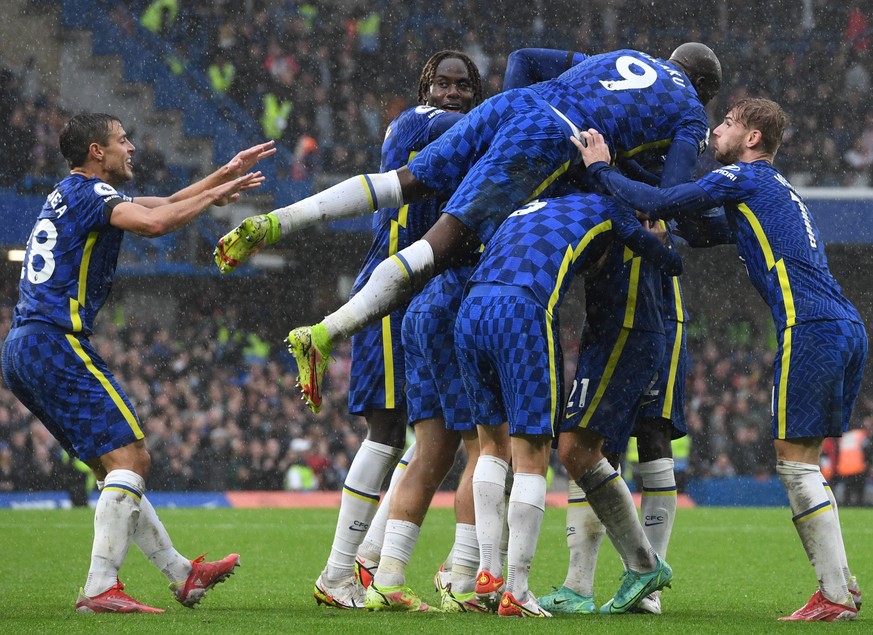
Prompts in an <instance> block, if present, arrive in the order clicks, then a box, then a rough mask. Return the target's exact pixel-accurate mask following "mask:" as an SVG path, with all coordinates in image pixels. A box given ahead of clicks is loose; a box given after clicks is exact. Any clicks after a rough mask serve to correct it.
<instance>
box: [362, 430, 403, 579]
mask: <svg viewBox="0 0 873 635" xmlns="http://www.w3.org/2000/svg"><path fill="white" fill-rule="evenodd" d="M414 453H415V444H414V443H413V444H412V445H410V446H409V448H408V449H407V450H406V452H405V453H404V455H403V456H402V457H401V459H400V461H399V462H398V463H397V467H395V468H394V472H393V473H392V474H391V483H390V484H389V485H388V491H387V492H385V495H384V496H383V497H382V501H381V502H380V503H379V509H378V510H377V511H376V515H375V516H374V517H373V522H371V523H370V528H369V529H368V530H367V537H366V538H364V542H363V543H361V546H360V548H359V549H358V557H359V558H362V559H363V560H364V564H365V565H366V566H367V568H370V567H372V566H374V565H378V564H379V554H381V553H382V543H383V542H385V525H386V524H387V523H388V514H389V512H390V510H391V494H392V493H393V492H394V488H395V487H397V483H398V482H399V481H400V477H401V476H403V474H405V473H406V466H407V465H409V462H410V461H411V460H412V455H413V454H414Z"/></svg>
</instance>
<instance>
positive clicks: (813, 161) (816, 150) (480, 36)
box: [0, 0, 873, 491]
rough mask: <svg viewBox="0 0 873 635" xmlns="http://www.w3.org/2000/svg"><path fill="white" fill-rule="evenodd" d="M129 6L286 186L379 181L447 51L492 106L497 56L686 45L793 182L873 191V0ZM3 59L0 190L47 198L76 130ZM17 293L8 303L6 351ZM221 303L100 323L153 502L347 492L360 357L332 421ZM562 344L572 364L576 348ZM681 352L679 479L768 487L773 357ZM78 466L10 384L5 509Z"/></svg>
mask: <svg viewBox="0 0 873 635" xmlns="http://www.w3.org/2000/svg"><path fill="white" fill-rule="evenodd" d="M126 4H127V7H128V8H129V10H130V13H129V14H124V15H126V16H127V17H128V18H135V19H137V20H139V21H140V23H141V24H142V25H143V27H145V28H148V29H149V30H151V31H153V32H154V33H155V34H156V35H157V36H158V37H160V38H161V39H163V40H164V41H165V42H166V43H167V44H168V45H169V46H171V47H172V48H173V50H174V51H176V53H177V57H176V60H175V61H176V62H177V63H181V64H182V65H183V66H185V65H188V66H190V67H191V68H196V69H198V70H199V71H200V72H202V73H204V74H205V75H206V76H207V77H208V78H209V80H210V82H211V83H212V84H213V87H214V89H215V90H216V91H217V92H222V93H224V94H226V95H227V96H228V97H230V98H231V99H234V100H235V101H237V102H238V104H239V105H240V106H241V107H243V108H245V109H246V110H247V111H248V112H250V113H251V115H252V117H253V118H254V119H255V120H257V121H258V122H259V123H260V124H261V127H262V129H263V131H264V135H265V136H268V137H273V138H277V139H280V140H281V141H282V142H284V143H287V144H288V146H289V147H291V148H293V149H294V158H293V162H292V164H291V165H289V166H287V167H286V169H285V172H284V173H283V177H284V178H288V179H294V180H301V181H302V180H308V179H313V178H316V177H317V176H318V175H324V174H336V173H347V174H352V173H359V172H366V171H372V170H374V169H376V166H377V165H378V156H379V145H380V143H381V139H382V135H383V134H384V128H385V125H386V123H387V122H388V121H390V119H392V118H393V117H394V116H395V115H396V114H397V113H399V112H400V111H401V110H403V109H404V108H406V107H408V106H410V105H412V104H413V103H414V101H415V93H416V85H417V81H418V75H419V73H420V70H421V68H422V65H423V64H424V62H425V60H426V59H427V58H428V57H429V55H430V54H431V53H433V52H434V51H436V50H439V49H443V48H456V49H460V50H463V51H466V52H467V53H469V54H470V55H471V56H472V57H473V58H474V60H475V61H476V62H477V64H478V65H479V68H480V70H481V72H482V75H483V81H484V85H485V87H486V94H487V95H490V94H494V93H496V92H498V91H499V89H500V84H501V81H502V75H503V69H504V66H505V60H506V55H507V54H508V52H510V51H511V50H512V49H514V48H519V47H521V46H543V47H549V48H561V49H575V50H580V51H586V52H596V51H600V50H611V49H615V48H624V47H631V48H638V49H642V50H646V51H649V52H652V53H655V54H658V55H661V56H664V57H666V56H667V55H668V54H669V53H670V51H671V50H672V49H673V48H674V47H675V46H676V45H677V44H679V43H681V42H683V41H687V40H699V41H703V42H706V43H708V44H710V45H711V46H712V48H713V49H714V50H715V51H716V52H717V53H718V54H719V57H720V58H721V60H722V63H723V65H724V69H725V85H724V87H723V90H722V93H721V94H720V95H719V97H718V98H717V99H715V100H713V102H711V104H710V106H709V108H710V112H711V116H712V120H713V122H718V121H720V117H721V115H722V114H723V112H724V110H725V109H726V106H727V105H728V104H730V103H731V102H733V101H734V100H735V99H737V98H739V97H741V96H744V95H746V94H753V95H761V96H767V97H771V98H773V99H776V100H777V101H779V102H781V104H782V105H783V107H784V108H785V109H786V110H787V111H788V113H789V114H790V115H791V116H792V124H791V126H790V127H789V129H788V131H787V135H786V136H787V138H786V139H785V142H784V144H783V147H782V150H780V153H779V156H778V157H777V163H778V164H779V166H780V168H781V169H782V171H783V172H785V173H786V174H787V175H788V176H789V178H790V179H791V180H792V181H793V182H794V183H795V184H796V185H799V186H800V185H803V186H868V185H870V184H871V176H873V106H871V105H870V104H871V103H873V100H871V90H873V86H871V73H873V48H871V45H873V42H871V38H873V35H871V26H873V2H870V1H852V2H846V3H834V2H825V1H822V0H804V1H802V2H795V3H787V4H786V6H784V7H780V8H779V9H778V10H774V9H773V8H772V5H769V4H768V3H761V2H756V1H753V0H737V1H735V2H732V3H724V2H716V1H714V0H698V1H697V2H694V3H691V2H674V3H669V5H665V4H664V3H652V2H650V1H648V0H647V1H642V0H609V1H606V0H591V1H589V2H586V3H582V4H581V6H580V3H578V2H572V3H571V2H569V0H549V1H548V2H546V1H545V0H529V1H527V2H519V1H517V0H488V1H486V0H464V1H463V2H462V1H461V0H437V2H434V1H433V0H430V1H427V2H425V1H424V0H409V1H407V2H404V3H397V2H388V1H387V0H375V1H370V2H366V3H364V2H354V1H352V0H348V1H346V2H342V1H339V2H338V4H339V5H340V6H342V7H344V8H343V9H342V10H339V9H337V8H335V7H334V6H333V3H323V2H306V1H305V0H297V1H294V0H281V1H280V0H272V1H271V0H248V1H246V2H232V1H230V0H223V1H218V0H209V1H207V0H155V1H154V2H153V1H151V0H134V1H132V2H128V3H126ZM119 6H120V5H119ZM119 15H120V14H119ZM122 18H123V16H121V15H120V17H119V19H122ZM2 62H3V60H2V59H0V148H3V150H4V151H3V152H0V187H8V188H15V189H17V190H18V191H22V192H28V191H30V192H37V191H45V188H47V187H48V188H51V185H52V184H53V183H54V182H55V180H57V178H58V177H59V176H60V175H62V174H64V173H65V171H66V168H65V166H64V163H63V160H62V159H61V157H60V155H59V152H58V151H57V134H58V131H59V129H60V126H61V125H62V123H63V122H64V121H65V119H66V118H67V116H68V115H69V113H67V112H65V111H64V109H63V108H61V107H60V106H59V105H58V103H57V96H56V95H54V94H53V91H52V90H51V89H50V88H49V87H47V85H46V84H45V82H44V80H43V78H41V77H40V76H39V73H38V72H37V69H36V68H35V66H34V63H33V61H29V62H28V63H27V64H25V65H24V66H23V67H22V68H11V67H9V66H8V65H6V64H3V63H2ZM137 141H138V142H139V141H141V143H140V144H139V145H140V146H141V147H140V149H139V154H138V155H137V162H138V169H137V177H136V178H137V181H136V183H135V185H136V187H143V186H146V185H150V184H161V183H166V179H165V174H166V170H167V165H166V159H165V158H164V157H163V155H162V154H161V151H160V148H156V147H154V145H153V144H152V143H151V142H150V141H149V140H147V139H145V138H143V139H142V140H139V139H138V140H137ZM16 295H17V294H16V292H15V290H14V287H10V288H8V289H4V298H6V300H5V301H4V303H3V305H2V307H0V311H2V313H0V338H2V337H5V334H6V332H7V330H8V328H9V322H10V316H11V302H12V298H15V297H16ZM215 295H216V292H215V289H214V288H211V287H210V285H208V284H207V285H204V292H203V297H202V299H201V301H200V302H195V303H192V304H191V305H190V306H187V307H186V311H185V312H183V313H182V314H180V321H179V324H177V325H176V326H175V327H174V328H173V329H172V330H170V329H166V328H156V327H153V326H149V325H143V324H139V323H138V322H137V320H136V316H122V318H120V319H113V318H109V317H106V318H104V319H103V321H102V322H100V323H99V324H98V328H97V335H95V336H94V338H93V342H94V343H95V345H96V347H97V349H98V350H99V351H100V353H101V354H102V355H103V357H104V359H105V360H106V362H107V363H108V365H109V367H110V368H111V369H113V371H114V372H115V373H116V374H117V376H118V378H119V380H120V381H121V382H122V384H123V385H124V386H125V388H126V390H127V392H128V394H129V396H130V397H131V399H132V400H133V401H134V405H135V407H136V410H137V412H138V414H139V416H140V419H141V422H142V426H143V429H144V431H145V433H146V438H147V443H148V448H149V451H150V453H151V455H152V469H151V476H150V478H149V487H150V488H152V489H156V490H248V489H266V490H279V489H298V490H308V489H321V490H336V489H338V488H339V487H340V485H341V484H342V482H343V480H344V477H345V475H346V471H347V469H348V466H349V464H350V462H351V459H352V457H353V456H354V454H355V452H356V451H357V449H358V446H359V444H360V441H361V438H362V434H363V433H364V432H365V425H364V421H363V419H362V418H359V417H354V416H350V415H348V414H347V412H346V406H345V399H346V390H347V386H348V369H349V357H348V349H347V348H341V349H340V350H338V351H337V352H336V362H335V363H334V364H333V365H332V366H331V367H330V371H329V377H328V383H327V386H326V390H325V403H326V405H325V408H324V409H323V411H322V412H321V414H319V415H313V414H312V413H310V412H309V410H308V409H306V407H305V406H304V404H303V402H302V401H301V400H300V398H299V396H298V394H297V389H296V388H295V385H294V384H295V377H296V369H295V368H293V360H292V359H291V357H290V355H288V354H287V353H286V352H285V351H284V350H281V349H278V348H277V347H275V346H270V345H269V344H268V343H267V342H265V341H263V340H262V339H261V337H260V336H259V334H258V332H257V330H251V331H247V330H246V329H244V328H242V327H240V326H239V324H238V316H237V315H235V314H234V313H233V311H232V310H230V311H225V310H221V309H216V308H215V303H214V302H210V300H211V299H212V298H214V296H215ZM701 317H702V318H703V319H704V320H705V318H706V316H705V315H702V316H701ZM565 321H569V320H565ZM565 346H566V354H565V358H566V359H567V360H570V361H575V354H574V348H575V346H576V343H575V341H574V339H573V338H572V337H571V336H568V339H567V341H566V342H565ZM689 350H690V351H691V355H692V359H691V364H690V372H689V375H688V394H687V414H688V424H689V430H690V439H691V442H690V446H689V448H688V456H687V457H684V458H685V459H687V460H686V461H685V462H684V463H683V467H684V472H685V474H684V476H685V477H724V476H733V475H753V476H767V475H770V474H772V473H773V469H774V457H773V454H772V453H773V450H772V440H771V433H770V423H769V422H770V386H771V381H772V378H771V374H770V370H769V369H770V368H771V367H772V355H773V349H772V345H771V341H770V340H769V339H767V338H765V337H761V338H758V339H757V340H752V341H748V340H747V339H743V337H741V336H740V335H739V334H737V335H736V338H735V339H733V340H731V339H729V338H728V339H725V338H722V337H704V336H701V337H696V338H695V337H690V339H689ZM568 372H570V373H571V372H572V368H571V367H570V368H568ZM854 419H855V422H856V423H855V424H854V425H856V426H857V427H859V428H863V429H865V430H867V436H868V438H869V437H870V435H871V433H873V400H871V399H862V401H861V403H859V405H858V407H857V410H856V416H855V418H854ZM555 467H556V469H557V470H560V466H559V465H557V464H556V466H555ZM867 467H868V470H869V464H868V466H867ZM73 470H75V468H74V467H73V463H72V462H71V461H69V458H68V457H66V456H65V455H64V454H63V452H62V451H61V450H60V448H59V447H58V445H57V443H56V442H55V441H54V439H53V438H52V437H51V435H50V434H48V433H47V432H46V431H45V429H44V428H43V427H42V426H41V424H39V423H38V422H37V421H36V420H35V419H34V418H33V417H32V416H31V415H30V414H29V413H28V412H27V411H26V410H25V409H24V408H23V407H22V406H21V405H20V404H19V403H18V402H17V401H16V400H15V399H14V398H13V397H12V395H11V394H10V393H9V392H8V391H6V390H5V388H3V387H0V491H14V490H28V489H57V488H58V487H59V486H61V484H62V483H66V482H68V481H69V480H70V478H71V476H70V475H71V474H73V473H74V472H73ZM866 476H867V474H866V473H865V478H866ZM76 478H79V477H78V476H76ZM445 486H446V487H452V486H453V483H452V482H451V479H449V481H448V482H447V483H446V485H445Z"/></svg>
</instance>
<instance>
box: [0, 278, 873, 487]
mask: <svg viewBox="0 0 873 635" xmlns="http://www.w3.org/2000/svg"><path fill="white" fill-rule="evenodd" d="M10 284H11V281H10ZM10 291H11V290H10ZM217 295H218V292H217V289H216V288H214V286H213V285H209V284H207V285H203V289H202V295H201V296H199V297H198V299H196V300H195V301H193V302H192V301H190V300H189V301H187V302H186V310H185V311H181V312H179V315H178V322H177V323H176V324H175V325H174V326H173V327H172V329H168V328H160V327H156V326H148V325H143V324H141V323H139V322H138V320H137V317H136V315H125V312H124V311H121V310H118V309H117V310H115V311H110V312H109V314H110V315H111V316H112V317H107V318H103V319H102V321H101V322H100V323H98V326H97V333H96V334H95V335H94V336H93V338H92V342H93V343H94V345H95V347H96V348H97V350H98V351H99V352H100V354H101V355H102V357H103V358H104V359H105V360H106V362H107V363H108V365H109V367H110V368H111V369H112V370H113V371H114V372H115V373H116V376H117V377H118V379H119V381H120V382H121V383H122V385H123V386H124V387H125V390H126V391H127V394H128V395H129V397H130V398H131V400H132V401H133V403H134V406H135V408H136V411H137V413H138V415H139V417H140V421H141V424H142V428H143V431H144V432H145V434H146V443H147V446H148V449H149V452H150V454H151V456H152V467H151V475H150V477H149V487H150V488H151V489H154V490H170V491H182V490H208V491H223V490H282V489H285V490H303V491H306V490H331V491H332V490H337V489H338V488H339V487H340V486H341V484H342V482H343V480H344V478H345V476H346V473H347V469H348V466H349V464H350V463H351V459H352V458H353V457H354V455H355V453H356V451H357V450H358V447H359V445H360V442H361V439H362V435H363V434H364V433H365V430H366V429H365V425H364V420H363V418H361V417H357V416H352V415H349V414H347V408H346V395H347V390H348V375H349V367H350V359H349V351H348V346H347V345H345V346H343V347H341V348H340V349H339V350H337V351H336V353H335V362H334V363H333V364H332V365H331V366H330V369H329V373H328V376H327V380H326V385H325V391H324V394H325V397H324V402H325V406H324V408H323V410H322V412H321V413H320V414H318V415H313V414H312V413H311V412H310V411H309V409H308V408H307V407H306V406H305V405H304V403H303V401H302V400H301V399H300V396H299V393H298V389H297V388H296V386H295V380H296V375H297V370H296V368H295V367H294V362H293V358H292V357H291V356H290V355H289V354H288V353H287V352H286V351H285V350H284V349H283V348H282V347H280V346H272V345H271V343H269V342H267V341H265V340H264V339H262V337H261V336H260V334H259V332H258V330H257V329H254V330H247V328H246V326H245V325H243V324H242V323H241V321H240V318H239V315H238V314H237V311H236V310H235V309H233V308H230V309H227V310H222V309H218V308H216V306H217V304H216V302H215V300H214V298H215V297H216V296H217ZM7 297H14V294H12V295H10V296H7ZM567 317H568V318H569V317H570V316H569V315H568V316H567ZM700 317H701V320H702V321H704V322H705V321H706V318H705V316H704V315H703V314H701V316H700ZM10 318H11V307H10V303H9V302H7V303H5V304H4V306H3V307H2V309H0V338H2V337H5V334H6V332H7V330H8V328H9V324H10ZM564 322H565V323H570V322H572V319H565V320H564ZM694 332H695V331H694V330H692V333H694ZM563 339H564V348H565V356H564V357H565V360H566V369H565V371H566V373H567V375H568V379H570V378H571V377H572V373H573V370H574V369H573V364H574V363H575V360H576V351H577V350H578V349H577V342H576V338H575V333H574V332H571V331H566V332H565V333H564V338H563ZM768 342H769V339H768V338H767V337H766V336H762V337H752V338H750V337H749V336H748V331H744V330H742V329H737V330H736V331H735V332H734V335H732V333H731V331H729V330H728V331H724V332H722V331H719V332H718V333H706V332H705V331H703V332H701V331H698V335H692V336H691V338H690V339H689V351H690V355H691V363H690V366H689V368H690V372H689V374H688V378H687V389H688V392H687V416H688V427H689V435H690V443H688V444H685V445H684V446H683V447H684V448H686V449H685V450H684V451H677V457H676V458H677V466H679V469H680V470H681V472H682V474H681V475H680V476H681V478H680V482H684V481H686V480H687V479H688V478H695V477H696V478H707V477H728V476H737V475H749V476H755V477H766V476H770V475H772V474H773V473H774V467H775V458H774V456H773V449H772V436H771V431H770V387H771V383H772V377H771V370H770V369H771V368H772V356H773V350H772V346H771V345H770V344H769V343H768ZM568 385H569V384H568ZM853 421H854V422H856V423H855V424H854V425H853V427H856V428H860V429H863V430H865V431H866V435H867V439H868V442H869V440H870V438H871V433H873V399H870V398H866V399H862V400H861V402H860V403H859V404H858V406H857V408H856V411H855V416H854V417H853ZM462 460H463V455H460V456H459V461H462ZM458 467H460V463H459V466H458ZM554 468H555V470H556V471H557V472H558V473H559V474H560V472H561V467H560V465H559V463H558V462H557V460H555V461H554ZM869 468H870V464H869V462H868V463H867V467H866V470H865V473H864V481H865V482H866V478H867V476H868V474H869ZM453 474H456V472H455V473H453ZM71 478H73V479H74V480H76V479H78V480H80V481H81V480H82V479H83V477H82V476H81V475H76V474H75V472H74V467H73V466H72V465H71V463H70V462H69V460H68V457H66V456H65V455H64V453H63V452H62V450H61V448H60V447H59V446H58V444H57V442H56V441H55V440H54V438H53V437H52V436H51V435H50V434H48V432H47V431H46V430H45V429H44V428H43V426H42V425H41V424H40V423H39V422H37V420H36V419H35V418H34V417H33V416H32V415H31V414H30V413H29V412H28V411H27V410H26V409H25V408H24V407H23V406H22V405H21V404H20V403H18V402H17V400H16V399H15V398H14V397H13V396H12V395H11V393H9V392H8V391H7V390H6V389H5V387H0V491H15V490H38V489H59V488H60V489H63V488H64V487H66V485H65V484H67V483H68V482H69V481H70V479H71ZM453 478H454V477H453V476H452V477H450V478H449V479H448V480H447V481H446V483H444V488H446V489H451V488H453V487H454V485H455V482H454V480H453Z"/></svg>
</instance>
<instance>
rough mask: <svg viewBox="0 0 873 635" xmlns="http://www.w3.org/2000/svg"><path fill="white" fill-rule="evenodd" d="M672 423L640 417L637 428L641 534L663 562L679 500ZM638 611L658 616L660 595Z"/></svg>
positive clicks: (650, 598) (649, 597) (644, 602)
mask: <svg viewBox="0 0 873 635" xmlns="http://www.w3.org/2000/svg"><path fill="white" fill-rule="evenodd" d="M672 435H673V424H672V422H671V421H670V420H668V419H661V418H658V419H650V418H646V417H642V418H639V419H638V420H637V426H636V437H637V448H638V451H639V458H640V462H639V464H638V465H637V467H636V471H637V474H639V476H640V480H641V481H642V488H643V491H642V501H641V503H640V516H641V518H642V521H643V531H644V532H645V534H646V537H647V538H648V539H649V542H650V543H651V545H652V548H654V550H655V553H657V554H658V555H659V556H660V557H661V559H662V560H666V558H667V547H668V546H669V544H670V536H671V535H672V533H673V522H674V520H675V518H676V505H677V501H678V497H677V489H676V473H675V472H674V470H673V449H672V446H671V444H670V441H671V438H672ZM637 609H638V610H639V611H641V612H644V613H652V614H655V615H658V614H660V613H661V595H660V592H659V591H656V592H655V593H652V594H651V595H650V596H647V597H646V598H644V599H643V600H642V602H640V606H639V607H637Z"/></svg>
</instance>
